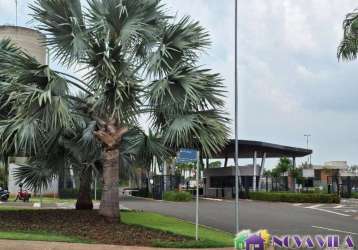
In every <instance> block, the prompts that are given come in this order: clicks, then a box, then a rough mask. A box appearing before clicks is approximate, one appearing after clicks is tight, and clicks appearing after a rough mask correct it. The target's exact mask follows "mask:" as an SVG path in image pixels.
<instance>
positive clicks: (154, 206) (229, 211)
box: [121, 197, 358, 243]
mask: <svg viewBox="0 0 358 250" xmlns="http://www.w3.org/2000/svg"><path fill="white" fill-rule="evenodd" d="M121 205H123V206H125V207H128V208H130V209H135V210H143V211H151V212H158V213H161V214H164V215H169V216H174V217H177V218H179V219H183V220H188V221H192V222H194V221H195V202H166V201H154V200H149V199H141V198H135V197H121ZM199 207H200V219H199V221H200V224H203V225H207V226H211V227H214V228H218V229H221V230H224V231H228V232H233V233H234V232H235V224H234V223H235V205H234V202H233V201H227V200H224V201H215V200H200V206H199ZM239 218H240V228H241V229H251V230H258V229H263V228H264V229H268V230H269V232H270V233H271V234H276V235H285V234H299V235H307V234H309V235H315V234H322V235H327V234H339V235H341V236H344V235H346V234H350V235H352V237H353V238H354V240H355V241H356V242H357V243H358V200H344V201H343V202H342V204H340V205H338V204H291V203H271V202H261V201H251V200H240V215H239Z"/></svg>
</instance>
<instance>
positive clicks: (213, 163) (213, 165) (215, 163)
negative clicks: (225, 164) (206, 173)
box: [209, 161, 221, 168]
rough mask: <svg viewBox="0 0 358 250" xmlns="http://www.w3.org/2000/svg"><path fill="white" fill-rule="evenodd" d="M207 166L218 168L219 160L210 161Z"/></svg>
mask: <svg viewBox="0 0 358 250" xmlns="http://www.w3.org/2000/svg"><path fill="white" fill-rule="evenodd" d="M209 167H210V168H220V167H221V161H214V162H210V164H209Z"/></svg>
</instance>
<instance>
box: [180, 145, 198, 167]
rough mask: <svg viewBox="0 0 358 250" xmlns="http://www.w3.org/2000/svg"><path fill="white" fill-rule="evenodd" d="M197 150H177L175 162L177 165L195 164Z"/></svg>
mask: <svg viewBox="0 0 358 250" xmlns="http://www.w3.org/2000/svg"><path fill="white" fill-rule="evenodd" d="M196 154H197V150H194V149H189V148H182V149H180V150H179V152H178V155H177V159H176V162H177V163H186V162H195V161H196V157H197V156H196Z"/></svg>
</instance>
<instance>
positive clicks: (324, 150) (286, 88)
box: [0, 0, 358, 166]
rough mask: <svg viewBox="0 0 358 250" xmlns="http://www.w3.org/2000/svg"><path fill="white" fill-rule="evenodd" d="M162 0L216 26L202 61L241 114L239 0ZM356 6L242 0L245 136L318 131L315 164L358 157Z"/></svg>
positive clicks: (287, 136) (299, 137)
mask: <svg viewBox="0 0 358 250" xmlns="http://www.w3.org/2000/svg"><path fill="white" fill-rule="evenodd" d="M14 2H15V1H14V0H0V14H1V15H0V24H14V23H15V4H14ZM18 2H19V19H18V24H19V25H21V26H27V27H31V26H32V25H33V24H31V23H29V20H30V17H29V16H28V13H29V10H28V8H27V4H28V2H29V1H26V0H18ZM163 2H165V3H166V4H167V7H166V8H167V9H168V11H169V12H170V13H171V14H173V15H176V16H177V18H178V19H179V18H180V17H182V16H183V15H190V16H191V17H192V19H194V20H198V21H200V23H201V25H202V26H204V27H205V28H206V29H207V30H208V31H209V33H210V35H211V39H212V42H213V44H212V46H211V48H210V49H209V50H208V51H207V52H206V53H205V54H203V55H202V59H201V62H200V63H201V64H202V65H203V67H206V68H211V69H213V71H215V72H218V73H220V74H221V75H222V77H223V78H224V79H225V86H226V88H227V97H226V110H227V112H228V113H229V116H230V117H231V118H232V119H234V94H235V93H234V69H235V65H234V1H233V0H221V1H219V0H180V1H179V0H163ZM355 8H358V1H356V0H330V1H327V0H304V1H294V0H238V32H239V33H238V34H239V43H238V44H239V52H238V58H239V64H238V74H239V76H238V84H239V94H238V97H239V124H238V130H239V138H240V139H247V140H259V141H267V142H271V143H277V144H283V145H289V146H294V147H306V139H305V137H304V134H311V135H312V136H311V138H310V142H309V147H310V148H312V149H313V151H314V153H313V155H312V163H313V164H323V163H324V162H326V161H333V160H345V161H348V164H350V165H353V164H358V131H357V129H358V62H349V63H347V62H338V60H337V57H336V53H337V45H338V44H339V41H340V39H341V37H342V21H343V19H344V17H345V15H346V14H347V13H348V12H349V11H352V10H354V9H355ZM231 128H232V130H233V124H231ZM233 135H234V134H233V133H232V136H233ZM304 160H305V159H300V160H298V163H300V162H301V161H304ZM275 163H276V161H269V162H268V165H271V166H273V165H274V164H275ZM229 164H230V162H229Z"/></svg>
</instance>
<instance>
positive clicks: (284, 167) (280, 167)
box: [276, 157, 293, 174]
mask: <svg viewBox="0 0 358 250" xmlns="http://www.w3.org/2000/svg"><path fill="white" fill-rule="evenodd" d="M292 167H293V165H292V162H291V160H290V159H288V158H287V157H282V158H280V161H279V163H278V164H277V166H276V169H277V171H278V172H279V173H281V174H283V173H285V172H287V171H289V170H291V169H292Z"/></svg>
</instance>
